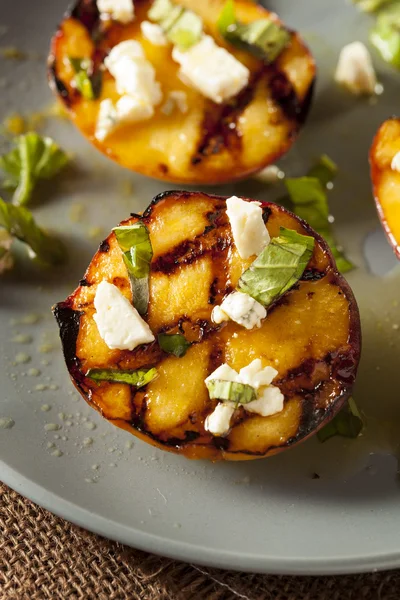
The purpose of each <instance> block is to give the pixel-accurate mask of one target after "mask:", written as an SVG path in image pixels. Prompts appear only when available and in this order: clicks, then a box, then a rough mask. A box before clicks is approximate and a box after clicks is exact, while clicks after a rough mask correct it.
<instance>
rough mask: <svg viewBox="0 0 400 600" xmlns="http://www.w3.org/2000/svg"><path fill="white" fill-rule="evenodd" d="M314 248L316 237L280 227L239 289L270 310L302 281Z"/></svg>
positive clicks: (240, 283) (244, 277) (243, 276)
mask: <svg viewBox="0 0 400 600" xmlns="http://www.w3.org/2000/svg"><path fill="white" fill-rule="evenodd" d="M313 249H314V238H313V237H310V236H306V235H301V234H300V233H297V231H293V230H291V229H285V228H284V227H281V229H280V235H279V236H278V237H275V238H272V240H271V242H270V244H269V245H268V246H266V247H265V248H264V250H263V251H262V252H261V253H260V254H259V256H258V257H257V258H256V259H255V261H254V262H253V263H252V264H251V265H250V267H249V268H248V269H247V270H246V271H245V272H244V273H243V275H242V276H241V278H240V279H239V285H238V289H239V290H240V291H241V292H244V293H245V294H249V296H252V297H253V298H255V300H257V301H258V302H260V304H263V305H264V306H265V307H268V306H269V305H270V304H272V302H274V301H275V300H277V299H278V298H279V297H280V296H282V295H283V294H284V293H285V292H287V291H288V290H289V289H290V288H291V287H292V286H293V285H294V284H295V283H297V281H299V279H300V278H301V276H302V275H303V272H304V270H305V268H306V266H307V264H308V262H309V260H310V258H311V256H312V253H313Z"/></svg>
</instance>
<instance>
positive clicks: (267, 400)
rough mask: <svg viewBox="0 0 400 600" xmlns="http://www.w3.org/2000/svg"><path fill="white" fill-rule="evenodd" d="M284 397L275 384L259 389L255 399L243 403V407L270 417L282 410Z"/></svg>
mask: <svg viewBox="0 0 400 600" xmlns="http://www.w3.org/2000/svg"><path fill="white" fill-rule="evenodd" d="M284 400H285V397H284V395H283V394H282V392H281V390H280V389H279V388H278V387H276V386H275V385H270V386H269V387H266V388H263V389H262V390H260V392H259V394H258V395H257V400H253V402H249V403H248V404H244V405H243V408H244V409H245V410H246V411H247V412H250V413H256V414H257V415H261V416H262V417H270V416H271V415H275V414H276V413H279V412H281V411H282V410H283V406H284Z"/></svg>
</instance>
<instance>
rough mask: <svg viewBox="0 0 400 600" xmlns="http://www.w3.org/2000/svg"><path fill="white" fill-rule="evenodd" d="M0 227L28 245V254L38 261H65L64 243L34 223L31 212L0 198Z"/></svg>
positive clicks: (45, 262)
mask: <svg viewBox="0 0 400 600" xmlns="http://www.w3.org/2000/svg"><path fill="white" fill-rule="evenodd" d="M0 227H4V229H5V230H6V231H8V233H9V234H10V235H11V236H12V237H14V238H16V239H18V240H20V241H21V242H23V243H24V244H26V245H27V246H28V247H29V250H30V255H31V256H32V257H34V258H37V259H38V261H39V262H41V263H43V264H49V265H58V264H61V263H63V262H64V261H65V258H66V253H65V248H64V245H63V244H62V243H61V242H60V241H59V240H57V239H56V238H53V237H51V236H50V235H49V234H47V233H46V232H45V231H43V229H41V228H40V227H39V226H38V225H37V224H36V223H35V220H34V218H33V216H32V214H31V213H30V212H29V210H27V209H26V208H24V207H22V206H15V205H14V204H8V203H6V202H4V200H2V199H1V198H0Z"/></svg>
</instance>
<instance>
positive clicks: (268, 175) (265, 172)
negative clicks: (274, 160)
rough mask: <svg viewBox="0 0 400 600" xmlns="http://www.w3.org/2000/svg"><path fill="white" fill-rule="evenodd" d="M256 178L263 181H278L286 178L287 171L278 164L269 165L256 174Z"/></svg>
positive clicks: (271, 182)
mask: <svg viewBox="0 0 400 600" xmlns="http://www.w3.org/2000/svg"><path fill="white" fill-rule="evenodd" d="M254 178H255V179H258V181H262V182H263V183H270V184H273V183H278V181H282V179H284V178H285V173H284V172H283V171H282V170H281V169H280V168H279V167H278V166H277V165H269V166H268V167H265V169H262V171H259V172H258V173H256V174H255V175H254Z"/></svg>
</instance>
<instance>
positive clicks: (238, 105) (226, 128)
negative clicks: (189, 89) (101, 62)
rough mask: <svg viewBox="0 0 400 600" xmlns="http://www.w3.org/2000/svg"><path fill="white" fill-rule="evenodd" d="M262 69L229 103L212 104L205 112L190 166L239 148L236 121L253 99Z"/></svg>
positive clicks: (239, 139)
mask: <svg viewBox="0 0 400 600" xmlns="http://www.w3.org/2000/svg"><path fill="white" fill-rule="evenodd" d="M262 73H263V69H262V70H260V71H258V72H257V73H254V74H253V75H252V77H251V81H250V83H249V85H248V86H247V87H246V88H245V89H244V90H242V91H241V92H240V93H239V94H238V95H237V96H236V97H235V98H233V99H232V101H231V102H228V103H226V104H224V105H222V106H218V105H216V104H214V103H212V104H211V105H210V106H209V108H208V109H207V110H206V111H205V114H204V120H203V125H202V132H203V134H202V137H201V138H200V141H199V143H198V145H197V150H196V152H195V153H194V155H193V156H192V159H191V163H192V165H197V164H199V163H200V162H201V161H202V160H203V159H204V158H206V157H207V156H211V155H213V154H218V153H219V152H221V151H222V150H224V149H225V148H226V149H229V150H230V151H231V152H235V151H239V150H240V148H241V136H240V132H239V131H238V129H237V121H238V119H239V117H240V115H241V114H242V112H243V111H244V110H245V108H246V107H247V106H248V105H249V104H250V102H251V101H252V100H253V97H254V91H255V88H256V85H257V83H258V80H259V79H260V77H261V75H262Z"/></svg>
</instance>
